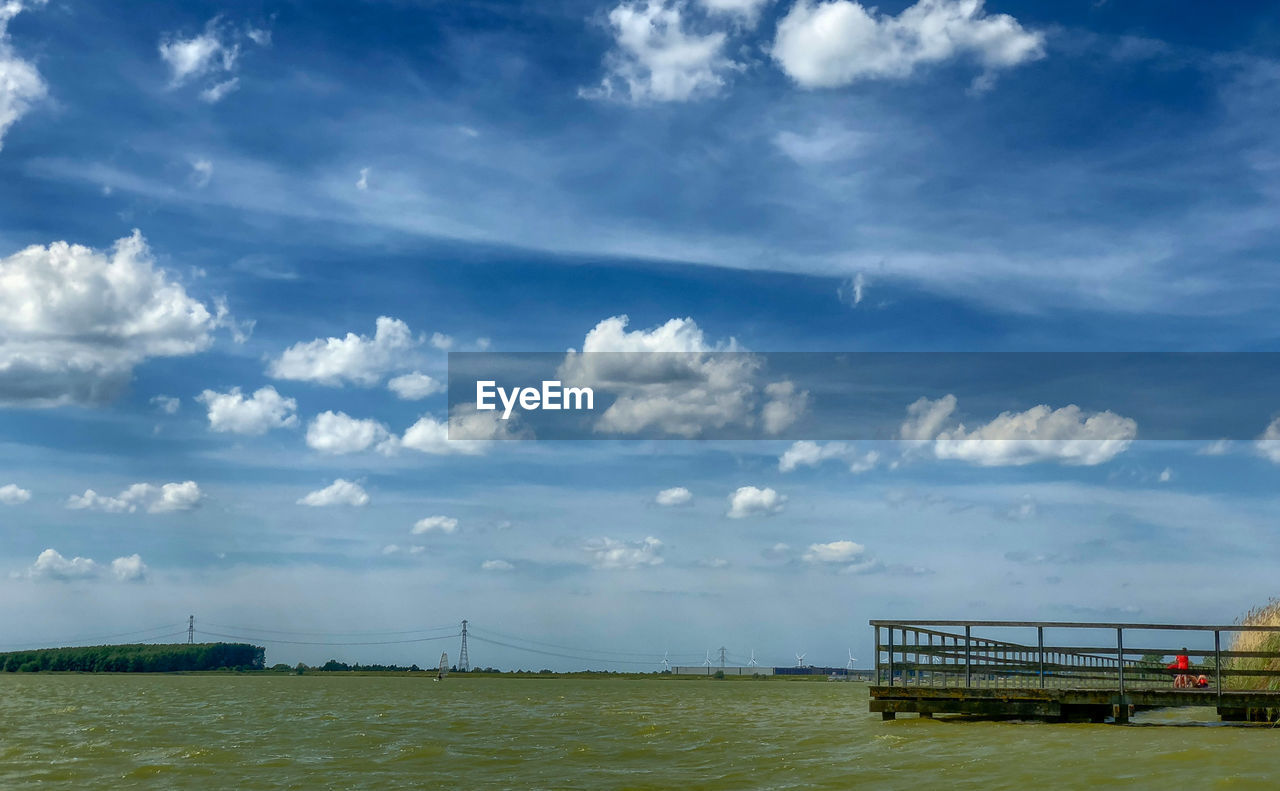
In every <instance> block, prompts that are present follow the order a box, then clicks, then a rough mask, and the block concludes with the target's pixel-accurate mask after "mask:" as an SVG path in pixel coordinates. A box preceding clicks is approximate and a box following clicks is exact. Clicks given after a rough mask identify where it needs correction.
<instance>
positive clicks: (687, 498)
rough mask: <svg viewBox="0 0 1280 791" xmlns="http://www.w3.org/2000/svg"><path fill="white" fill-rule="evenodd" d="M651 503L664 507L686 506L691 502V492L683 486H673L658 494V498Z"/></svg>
mask: <svg viewBox="0 0 1280 791" xmlns="http://www.w3.org/2000/svg"><path fill="white" fill-rule="evenodd" d="M653 501H654V502H655V503H657V504H658V505H665V506H675V505H688V504H689V503H691V502H693V492H691V491H689V490H688V489H686V488H684V487H683V486H674V487H672V488H670V489H663V490H662V491H660V492H658V496H657V497H655V498H654V499H653Z"/></svg>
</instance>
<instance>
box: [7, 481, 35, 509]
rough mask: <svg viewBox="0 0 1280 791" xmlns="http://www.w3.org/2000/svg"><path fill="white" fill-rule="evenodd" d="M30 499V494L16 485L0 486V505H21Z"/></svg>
mask: <svg viewBox="0 0 1280 791" xmlns="http://www.w3.org/2000/svg"><path fill="white" fill-rule="evenodd" d="M30 499H31V492H30V491H29V490H27V489H23V488H22V487H20V486H18V485H17V484H16V483H7V484H5V485H4V486H0V504H4V505H21V504H23V503H25V502H26V501H28V500H30Z"/></svg>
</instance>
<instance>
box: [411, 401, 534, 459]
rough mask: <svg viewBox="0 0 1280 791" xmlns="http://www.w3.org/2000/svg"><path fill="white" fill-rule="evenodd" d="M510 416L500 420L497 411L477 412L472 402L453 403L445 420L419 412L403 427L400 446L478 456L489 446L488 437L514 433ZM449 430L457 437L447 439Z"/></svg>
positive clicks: (424, 451) (489, 438) (505, 436)
mask: <svg viewBox="0 0 1280 791" xmlns="http://www.w3.org/2000/svg"><path fill="white" fill-rule="evenodd" d="M514 423H515V421H514V420H501V419H500V418H499V415H498V413H497V412H478V411H476V409H475V407H474V406H471V407H469V408H459V407H455V408H454V412H453V415H452V417H450V418H449V420H448V421H442V420H436V419H435V418H433V417H431V416H430V415H423V416H422V417H420V418H418V421H417V422H416V423H414V424H413V425H412V426H410V427H409V428H408V429H406V430H405V432H404V436H403V437H401V438H400V442H399V444H400V445H401V446H402V447H405V448H409V449H411V450H416V451H418V452H419V453H427V454H431V455H435V456H447V455H452V454H462V455H467V456H478V455H480V454H482V453H484V452H485V451H486V450H487V449H488V447H489V442H488V441H489V440H497V439H503V438H508V437H513V436H515V434H514V433H513V432H514V429H513V428H512V425H513V424H514ZM450 433H452V434H453V436H455V437H458V439H449V435H450Z"/></svg>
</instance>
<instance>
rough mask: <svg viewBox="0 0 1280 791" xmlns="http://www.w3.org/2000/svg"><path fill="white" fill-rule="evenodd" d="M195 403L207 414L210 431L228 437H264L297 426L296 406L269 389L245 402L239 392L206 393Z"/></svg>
mask: <svg viewBox="0 0 1280 791" xmlns="http://www.w3.org/2000/svg"><path fill="white" fill-rule="evenodd" d="M196 401H198V402H200V403H202V404H204V405H205V406H206V407H207V408H208V410H209V429H210V430H211V431H218V432H228V433H231V434H249V435H259V434H265V433H267V432H268V431H270V430H271V429H273V428H292V427H293V426H296V425H298V416H297V414H296V410H297V408H298V402H297V401H295V400H294V399H292V398H285V397H284V396H282V395H280V394H279V393H277V392H276V389H275V388H274V387H272V386H270V385H267V386H266V387H263V388H259V389H258V390H257V391H256V392H255V393H254V394H253V397H251V398H245V397H244V396H243V395H242V394H241V393H240V388H238V387H233V388H231V391H230V392H228V393H217V392H214V391H213V390H205V391H204V392H202V393H201V394H200V395H198V396H196Z"/></svg>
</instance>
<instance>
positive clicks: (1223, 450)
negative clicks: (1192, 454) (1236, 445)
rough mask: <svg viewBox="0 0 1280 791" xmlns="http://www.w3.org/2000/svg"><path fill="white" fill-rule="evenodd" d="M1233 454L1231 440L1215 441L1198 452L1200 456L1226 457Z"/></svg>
mask: <svg viewBox="0 0 1280 791" xmlns="http://www.w3.org/2000/svg"><path fill="white" fill-rule="evenodd" d="M1230 452H1231V440H1229V439H1215V440H1214V441H1213V442H1210V443H1209V444H1208V445H1205V446H1204V447H1203V448H1200V449H1199V450H1197V451H1196V454H1197V455H1200V456H1225V455H1226V454H1228V453H1230Z"/></svg>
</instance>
